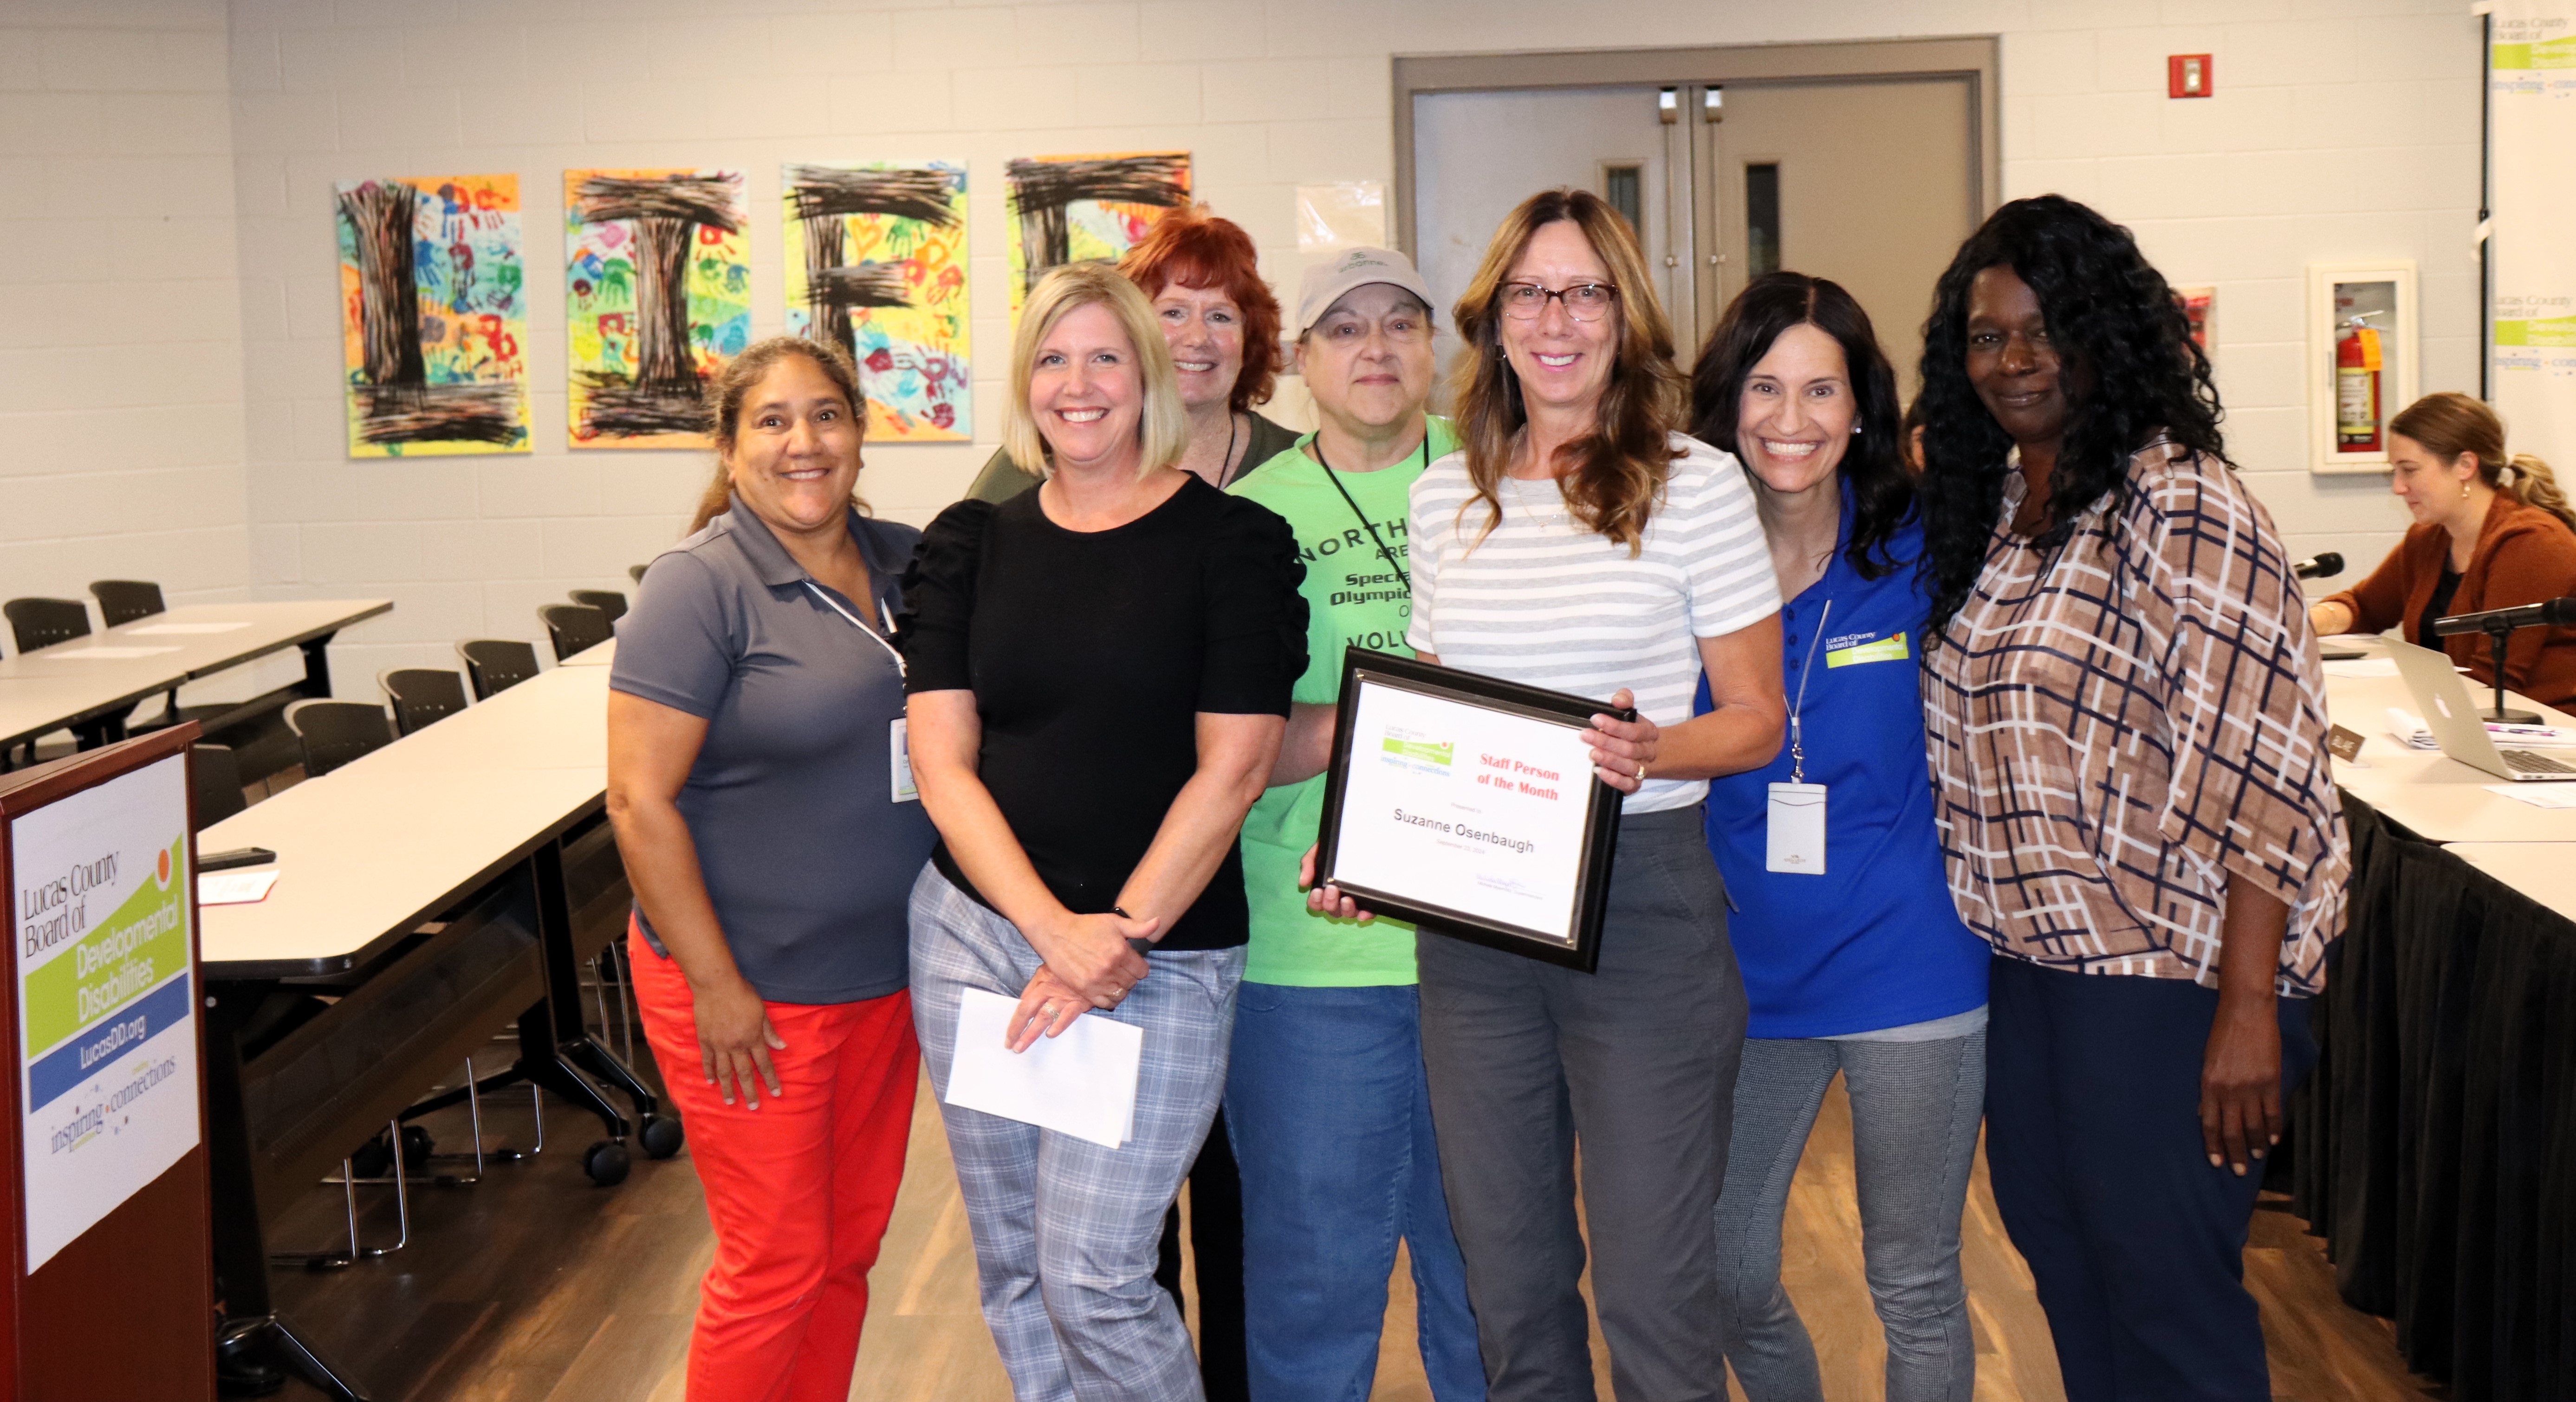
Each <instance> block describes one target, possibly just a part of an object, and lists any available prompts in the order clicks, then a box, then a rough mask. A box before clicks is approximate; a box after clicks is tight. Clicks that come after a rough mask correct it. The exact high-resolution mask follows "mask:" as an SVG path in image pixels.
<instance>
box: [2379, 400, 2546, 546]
mask: <svg viewBox="0 0 2576 1402" xmlns="http://www.w3.org/2000/svg"><path fill="white" fill-rule="evenodd" d="M2388 431H2389V432H2390V433H2402V434H2405V435H2406V436H2407V437H2409V438H2412V439H2414V440H2415V441H2416V442H2418V443H2421V444H2423V445H2424V450H2425V451H2426V452H2429V453H2431V454H2433V455H2434V456H2435V457H2438V458H2440V459H2441V460H2442V461H2443V462H2445V463H2452V462H2457V461H2459V458H2460V455H2461V454H2463V453H2469V454H2474V455H2476V457H2477V460H2478V480H2480V481H2482V482H2484V483H2486V484H2487V485H2488V486H2490V487H2493V488H2495V489H2496V490H2497V491H2499V492H2502V493H2503V494H2504V495H2506V496H2508V497H2510V498H2512V499H2513V500H2514V501H2515V502H2516V503H2518V504H2520V505H2523V506H2534V507H2538V508H2539V509H2541V510H2543V511H2546V512H2548V513H2549V514H2550V515H2552V516H2555V517H2557V518H2558V519H2559V520H2560V521H2563V522H2565V523H2566V524H2567V525H2568V527H2569V528H2571V529H2576V507H2571V506H2570V505H2569V504H2568V501H2567V494H2566V493H2565V492H2564V491H2561V490H2560V489H2559V486H2558V474H2557V473H2555V472H2552V471H2550V470H2549V464H2547V463H2545V462H2542V461H2541V460H2540V459H2539V458H2537V457H2534V456H2532V455H2531V454H2529V453H2516V454H2514V455H2513V456H2512V457H2509V458H2508V457H2506V456H2505V452H2504V420H2502V419H2499V418H2497V417H2496V411H2495V410H2493V409H2491V408H2488V407H2487V405H2486V403H2485V401H2483V400H2478V399H2472V398H2470V397H2469V396H2467V395H2465V394H2461V393H2459V392H2457V391H2455V390H2442V391H2439V392H2437V393H2433V394H2428V395H2425V396H2424V397H2423V398H2421V399H2418V400H2416V401H2415V402H2414V403H2412V404H2409V405H2407V406H2406V407H2405V408H2404V409H2402V410H2399V411H2398V413H2397V416H2396V417H2395V418H2392V419H2390V420H2389V421H2388Z"/></svg>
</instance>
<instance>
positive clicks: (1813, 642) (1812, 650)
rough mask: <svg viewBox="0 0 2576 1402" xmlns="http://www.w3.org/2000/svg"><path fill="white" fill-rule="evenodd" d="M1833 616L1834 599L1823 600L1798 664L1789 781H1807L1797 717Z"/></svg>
mask: <svg viewBox="0 0 2576 1402" xmlns="http://www.w3.org/2000/svg"><path fill="white" fill-rule="evenodd" d="M1833 616H1834V601H1833V600H1831V599H1827V600H1825V611H1824V612H1822V613H1820V614H1817V615H1816V632H1815V636H1814V637H1812V638H1810V639H1809V640H1808V642H1807V660H1806V661H1804V662H1801V663H1799V664H1798V700H1797V703H1796V704H1795V705H1792V706H1791V707H1790V708H1789V782H1790V783H1793V784H1803V783H1805V782H1807V750H1806V746H1805V745H1804V744H1803V743H1802V742H1803V740H1804V738H1805V737H1804V736H1803V735H1802V734H1801V733H1800V732H1799V729H1798V718H1799V717H1800V716H1802V715H1804V714H1805V713H1806V710H1807V678H1808V677H1810V676H1813V675H1815V671H1816V650H1817V649H1819V648H1821V647H1823V646H1824V645H1825V620H1827V619H1829V618H1831V617H1833Z"/></svg>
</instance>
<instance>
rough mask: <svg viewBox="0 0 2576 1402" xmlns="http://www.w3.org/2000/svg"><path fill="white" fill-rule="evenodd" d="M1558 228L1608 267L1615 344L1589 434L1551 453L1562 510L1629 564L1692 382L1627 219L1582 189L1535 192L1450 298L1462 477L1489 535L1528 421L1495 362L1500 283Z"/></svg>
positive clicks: (1512, 380)
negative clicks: (1559, 466) (1578, 236)
mask: <svg viewBox="0 0 2576 1402" xmlns="http://www.w3.org/2000/svg"><path fill="white" fill-rule="evenodd" d="M1559 222H1564V223H1570V224H1572V225H1574V227H1575V228H1576V229H1578V230H1580V231H1581V232H1582V234H1583V237H1584V239H1585V241H1587V242H1589V243H1590V244H1591V245H1592V251H1593V253H1594V254H1595V255H1596V256H1598V257H1599V258H1600V259H1601V263H1602V266H1603V267H1605V268H1607V269H1609V272H1610V281H1611V282H1612V283H1613V284H1615V285H1616V286H1617V287H1618V294H1617V296H1616V298H1615V301H1614V305H1613V310H1614V311H1615V312H1616V313H1617V315H1618V318H1619V340H1618V349H1617V352H1616V355H1615V358H1614V359H1613V360H1612V362H1611V366H1610V381H1609V383H1608V384H1606V385H1604V386H1603V387H1602V390H1601V407H1600V410H1599V414H1598V417H1597V418H1596V420H1595V421H1594V425H1593V429H1592V431H1591V432H1590V433H1587V434H1585V435H1584V436H1582V437H1581V438H1578V439H1576V440H1574V441H1573V442H1571V443H1567V444H1565V445H1563V446H1562V447H1560V448H1558V449H1557V450H1556V458H1557V463H1563V464H1568V470H1567V471H1566V472H1565V474H1564V475H1563V476H1562V477H1560V478H1558V479H1557V486H1558V490H1560V491H1562V492H1563V493H1564V494H1565V507H1566V510H1567V511H1568V512H1570V513H1572V515H1573V517H1574V519H1575V520H1577V521H1580V522H1582V523H1583V527H1584V529H1586V530H1589V531H1597V532H1599V533H1600V534H1602V535H1604V536H1607V537H1609V538H1610V539H1611V540H1613V541H1616V542H1618V543H1619V544H1621V545H1624V546H1627V547H1628V553H1629V554H1630V555H1632V556H1633V555H1635V554H1637V553H1638V551H1639V549H1640V548H1641V545H1642V542H1643V540H1644V537H1645V532H1646V523H1647V521H1648V520H1649V519H1650V518H1651V517H1652V516H1653V514H1654V509H1655V501H1656V499H1657V498H1658V497H1660V496H1662V495H1663V490H1664V481H1665V479H1666V478H1667V477H1668V476H1669V475H1670V474H1671V471H1672V461H1673V459H1674V458H1675V457H1677V456H1679V454H1677V453H1675V452H1674V451H1673V448H1672V444H1671V436H1672V434H1674V433H1675V432H1677V431H1680V430H1681V428H1682V426H1683V425H1684V424H1685V423H1686V422H1687V421H1688V416H1689V412H1690V381H1689V379H1688V378H1687V377H1685V376H1684V375H1683V374H1682V372H1681V370H1680V368H1679V367H1677V366H1675V365H1674V364H1673V331H1672V324H1671V323H1670V322H1668V321H1666V320H1665V319H1664V308H1663V304H1662V303H1660V302H1658V301H1656V300H1655V283H1654V277H1653V275H1652V274H1651V273H1649V272H1648V271H1647V269H1646V255H1645V253H1644V251H1643V250H1641V249H1639V248H1638V247H1637V236H1636V234H1635V233H1634V232H1632V231H1631V230H1630V229H1629V228H1628V220H1627V217H1626V216H1624V215H1622V214H1620V213H1619V211H1618V210H1616V209H1614V208H1612V207H1611V205H1610V204H1609V202H1608V201H1606V200H1604V199H1602V198H1601V197H1600V196H1599V195H1596V194H1593V193H1592V192H1591V191H1589V190H1574V189H1556V190H1542V191H1540V192H1539V193H1537V194H1535V195H1532V196H1530V197H1529V198H1528V199H1526V200H1523V201H1521V205H1520V208H1518V209H1515V210H1513V211H1512V212H1511V214H1510V215H1509V216H1508V217H1506V218H1505V219H1504V220H1503V226H1502V227H1501V228H1500V229H1497V230H1495V231H1494V241H1493V242H1492V243H1491V244H1489V245H1488V246H1487V247H1486V249H1485V261H1484V262H1483V264H1481V265H1480V266H1478V267H1477V269H1476V276H1475V277H1474V278H1473V279H1471V280H1470V281H1469V282H1468V284H1467V295H1465V296H1464V297H1461V298H1459V299H1458V306H1457V310H1456V312H1455V313H1454V314H1453V316H1452V318H1451V324H1452V325H1454V326H1456V327H1457V328H1458V336H1459V339H1461V340H1463V341H1465V342H1466V343H1467V347H1468V350H1469V352H1470V353H1469V354H1467V355H1464V356H1461V357H1459V360H1458V368H1457V371H1456V372H1455V374H1454V376H1453V379H1452V382H1451V386H1450V389H1451V393H1452V395H1453V396H1454V398H1455V400H1456V403H1457V404H1458V439H1459V443H1460V444H1461V446H1463V447H1464V448H1465V449H1466V452H1467V480H1468V482H1469V483H1470V484H1472V485H1473V486H1474V487H1475V489H1476V499H1477V500H1479V501H1482V502H1483V503H1484V504H1485V511H1486V521H1485V527H1484V529H1485V531H1491V530H1493V528H1494V527H1495V526H1497V525H1500V524H1501V523H1502V519H1503V505H1502V499H1501V497H1499V496H1497V495H1496V487H1497V485H1498V484H1499V483H1500V482H1501V481H1502V478H1503V475H1504V473H1505V472H1507V471H1508V470H1509V469H1510V467H1511V461H1512V446H1513V441H1514V440H1515V438H1517V437H1518V435H1519V433H1520V431H1521V428H1522V426H1523V425H1525V424H1527V423H1528V422H1529V412H1528V410H1527V409H1526V408H1525V407H1524V406H1523V405H1522V403H1521V390H1520V376H1519V375H1518V374H1517V373H1516V372H1514V371H1513V369H1512V367H1511V362H1510V361H1509V360H1507V359H1505V358H1504V355H1503V342H1502V311H1503V301H1502V294H1503V284H1504V283H1505V282H1507V281H1509V280H1510V278H1511V273H1512V265H1513V264H1514V263H1517V262H1519V261H1520V256H1521V252H1522V250H1524V249H1526V248H1528V247H1529V242H1530V240H1531V239H1532V238H1533V237H1535V236H1536V235H1537V233H1538V231H1539V230H1540V229H1543V228H1545V227H1547V226H1548V225H1550V224H1555V223H1559ZM1555 465H1556V464H1553V463H1552V464H1549V466H1551V467H1554V466H1555ZM1461 509H1462V510H1463V508H1461ZM1481 536H1482V532H1480V533H1479V538H1481Z"/></svg>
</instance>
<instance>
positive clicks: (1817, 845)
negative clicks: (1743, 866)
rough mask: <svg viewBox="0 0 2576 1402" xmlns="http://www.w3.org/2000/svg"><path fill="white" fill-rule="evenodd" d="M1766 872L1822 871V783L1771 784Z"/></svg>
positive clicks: (1815, 873)
mask: <svg viewBox="0 0 2576 1402" xmlns="http://www.w3.org/2000/svg"><path fill="white" fill-rule="evenodd" d="M1765 853H1766V859H1765V860H1764V862H1763V869H1764V870H1766V871H1784V872H1790V873H1793V874H1796V875H1801V876H1822V875H1824V874H1825V786H1824V785H1822V784H1773V785H1772V786H1771V823H1770V840H1769V842H1768V843H1767V844H1766V845H1765Z"/></svg>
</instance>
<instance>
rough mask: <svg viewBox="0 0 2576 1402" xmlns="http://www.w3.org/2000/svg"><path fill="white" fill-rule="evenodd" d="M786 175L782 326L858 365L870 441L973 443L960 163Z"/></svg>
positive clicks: (818, 168)
mask: <svg viewBox="0 0 2576 1402" xmlns="http://www.w3.org/2000/svg"><path fill="white" fill-rule="evenodd" d="M785 175H786V178H785V182H784V189H785V192H786V194H785V201H786V214H787V220H786V243H787V329H788V331H789V332H791V333H793V334H795V335H799V336H810V337H812V338H814V339H815V340H818V341H828V342H830V343H832V344H834V345H837V346H839V347H840V348H841V349H843V350H846V351H848V352H849V353H850V358H851V359H852V360H854V361H856V362H857V363H858V367H859V378H860V384H861V387H862V389H863V390H864V391H865V393H866V394H867V397H868V441H869V442H872V443H878V442H895V443H907V442H908V443H962V442H966V441H969V440H971V439H972V438H974V436H975V425H974V419H973V414H972V404H973V398H972V396H973V382H972V376H971V373H970V365H969V361H968V359H967V334H968V326H969V321H968V318H967V301H966V283H967V277H966V259H967V253H966V168H965V166H964V165H962V164H952V163H949V162H945V161H921V162H914V163H910V164H874V165H856V166H830V165H791V166H789V167H787V169H786V172H785Z"/></svg>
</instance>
